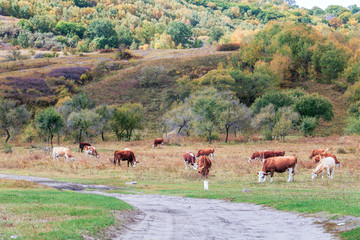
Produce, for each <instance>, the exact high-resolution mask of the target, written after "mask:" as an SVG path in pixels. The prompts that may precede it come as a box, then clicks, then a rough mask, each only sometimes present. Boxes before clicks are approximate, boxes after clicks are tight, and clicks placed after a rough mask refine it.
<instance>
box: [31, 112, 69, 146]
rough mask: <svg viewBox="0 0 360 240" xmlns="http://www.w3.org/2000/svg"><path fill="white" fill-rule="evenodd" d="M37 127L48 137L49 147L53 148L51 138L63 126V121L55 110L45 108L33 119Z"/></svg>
mask: <svg viewBox="0 0 360 240" xmlns="http://www.w3.org/2000/svg"><path fill="white" fill-rule="evenodd" d="M35 121H36V125H37V127H38V128H39V129H40V130H41V131H42V132H43V133H44V134H46V135H48V136H49V137H50V144H51V147H52V146H53V142H52V140H53V137H54V134H55V133H58V132H59V131H60V129H61V128H62V127H63V126H64V121H63V119H62V117H61V115H60V113H58V112H57V111H56V110H55V108H52V107H51V108H46V109H44V110H41V111H40V112H39V113H38V114H37V115H36V118H35Z"/></svg>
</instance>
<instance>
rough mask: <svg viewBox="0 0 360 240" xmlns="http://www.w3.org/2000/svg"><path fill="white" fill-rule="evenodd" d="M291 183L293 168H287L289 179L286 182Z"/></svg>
mask: <svg viewBox="0 0 360 240" xmlns="http://www.w3.org/2000/svg"><path fill="white" fill-rule="evenodd" d="M292 181H293V168H289V179H288V180H287V182H292Z"/></svg>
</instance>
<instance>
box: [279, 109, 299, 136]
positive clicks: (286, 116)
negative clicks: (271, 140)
mask: <svg viewBox="0 0 360 240" xmlns="http://www.w3.org/2000/svg"><path fill="white" fill-rule="evenodd" d="M276 114H277V118H278V120H277V122H276V123H275V125H274V128H273V135H274V136H276V138H277V139H278V138H279V137H280V138H282V139H283V141H285V137H286V136H287V135H288V134H289V133H290V132H291V131H292V130H294V128H295V126H296V124H297V123H298V121H299V119H300V116H299V114H298V113H297V112H294V111H293V109H292V107H282V108H280V109H279V110H278V112H277V113H276Z"/></svg>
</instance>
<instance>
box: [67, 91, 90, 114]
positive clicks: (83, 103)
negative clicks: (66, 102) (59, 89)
mask: <svg viewBox="0 0 360 240" xmlns="http://www.w3.org/2000/svg"><path fill="white" fill-rule="evenodd" d="M95 105H96V102H95V101H94V100H92V99H90V98H89V96H88V94H87V93H86V92H82V93H79V94H77V95H75V96H74V97H73V98H72V106H73V108H74V109H75V110H76V111H80V110H82V109H92V108H94V107H95Z"/></svg>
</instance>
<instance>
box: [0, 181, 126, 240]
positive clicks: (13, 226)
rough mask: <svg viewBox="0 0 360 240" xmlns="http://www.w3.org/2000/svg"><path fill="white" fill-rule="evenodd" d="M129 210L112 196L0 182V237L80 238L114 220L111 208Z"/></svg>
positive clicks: (98, 230) (91, 233)
mask: <svg viewBox="0 0 360 240" xmlns="http://www.w3.org/2000/svg"><path fill="white" fill-rule="evenodd" d="M125 209H132V207H131V206H130V205H128V204H126V203H124V202H122V201H120V200H118V199H116V198H110V197H104V196H99V195H92V194H80V193H74V192H70V191H57V190H54V189H46V188H41V187H38V186H35V185H32V184H31V183H26V182H23V181H3V180H1V181H0V213H1V214H0V215H1V219H0V238H1V239H10V238H11V236H17V238H18V239H83V237H82V236H83V234H86V235H96V234H97V233H98V232H100V231H101V230H102V229H104V228H106V227H108V226H111V225H114V224H115V223H116V220H115V217H114V211H122V210H125Z"/></svg>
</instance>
